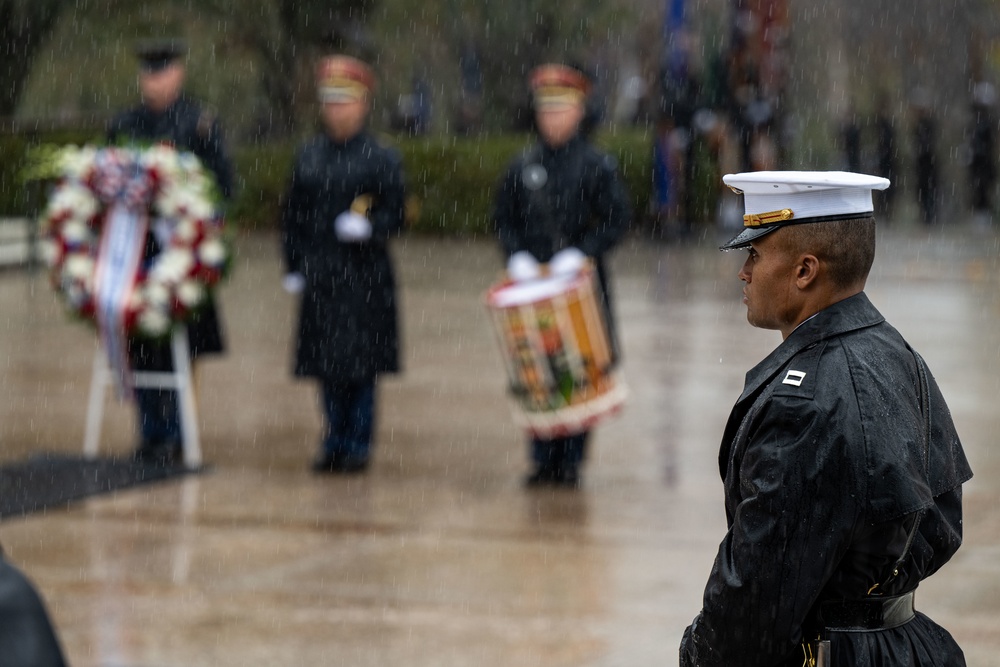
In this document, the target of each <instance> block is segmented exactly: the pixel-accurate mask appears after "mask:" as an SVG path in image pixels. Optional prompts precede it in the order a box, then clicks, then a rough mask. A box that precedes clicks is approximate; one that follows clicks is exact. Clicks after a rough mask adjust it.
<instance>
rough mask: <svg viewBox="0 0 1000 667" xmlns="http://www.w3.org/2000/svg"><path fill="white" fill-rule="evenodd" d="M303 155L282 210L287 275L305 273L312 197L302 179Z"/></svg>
mask: <svg viewBox="0 0 1000 667" xmlns="http://www.w3.org/2000/svg"><path fill="white" fill-rule="evenodd" d="M302 163H303V158H302V153H300V154H299V155H298V156H297V157H296V159H295V162H294V164H293V166H292V175H291V178H290V179H289V184H288V188H287V189H286V191H285V198H284V201H283V202H282V209H281V239H282V249H283V251H284V257H285V271H286V272H287V273H302V272H303V248H304V245H305V244H307V243H308V242H309V239H308V234H307V226H306V221H307V217H308V215H309V207H310V203H309V200H310V197H309V193H308V191H307V189H306V188H305V187H304V186H305V183H304V181H303V178H302Z"/></svg>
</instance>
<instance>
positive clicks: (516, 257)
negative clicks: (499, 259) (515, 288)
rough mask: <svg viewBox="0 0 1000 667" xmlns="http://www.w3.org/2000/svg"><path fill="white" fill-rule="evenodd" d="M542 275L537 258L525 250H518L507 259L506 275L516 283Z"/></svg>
mask: <svg viewBox="0 0 1000 667" xmlns="http://www.w3.org/2000/svg"><path fill="white" fill-rule="evenodd" d="M540 275H542V269H541V267H540V266H539V265H538V260H537V259H535V256H534V255H532V254H531V253H530V252H528V251H527V250H518V251H517V252H515V253H514V254H513V255H511V256H510V259H508V260H507V276H508V277H509V278H510V279H511V280H513V281H514V282H516V283H520V282H524V281H525V280H534V279H535V278H538V277H539V276H540Z"/></svg>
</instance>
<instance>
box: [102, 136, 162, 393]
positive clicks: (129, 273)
mask: <svg viewBox="0 0 1000 667" xmlns="http://www.w3.org/2000/svg"><path fill="white" fill-rule="evenodd" d="M97 162H98V164H97V170H96V172H95V176H94V187H95V190H96V192H97V193H98V196H99V197H100V198H101V199H102V200H104V201H105V202H107V203H108V204H109V208H108V211H107V213H106V215H105V221H104V226H103V231H102V233H101V243H100V248H99V250H98V254H97V262H96V268H95V271H94V299H95V306H96V316H97V322H98V326H99V328H100V332H101V340H102V342H103V343H104V349H105V350H106V351H107V354H108V364H109V367H110V369H111V373H112V376H113V377H114V378H115V380H116V384H117V386H118V389H119V392H120V393H121V394H123V395H124V394H128V393H130V392H131V382H130V379H131V378H130V374H129V372H128V369H129V363H128V348H127V336H126V327H125V315H126V313H127V310H128V306H129V300H130V299H131V297H132V291H133V289H134V287H135V281H136V276H137V274H138V272H139V266H140V263H141V262H142V254H143V249H144V248H145V240H146V231H147V229H148V227H149V217H148V215H147V210H148V206H149V197H150V195H151V191H152V185H153V184H152V182H151V180H150V178H149V176H148V175H147V173H146V172H145V170H144V169H142V168H141V167H140V166H139V165H138V164H137V163H136V162H135V161H133V160H129V159H124V160H123V159H121V154H117V155H116V154H112V153H111V152H110V151H105V152H103V153H102V154H101V155H99V157H98V161H97Z"/></svg>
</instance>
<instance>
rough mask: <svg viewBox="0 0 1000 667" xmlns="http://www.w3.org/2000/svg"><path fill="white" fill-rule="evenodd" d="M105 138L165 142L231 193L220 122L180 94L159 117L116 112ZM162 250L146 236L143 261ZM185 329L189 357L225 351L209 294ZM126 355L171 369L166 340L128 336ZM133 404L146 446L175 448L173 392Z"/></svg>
mask: <svg viewBox="0 0 1000 667" xmlns="http://www.w3.org/2000/svg"><path fill="white" fill-rule="evenodd" d="M107 137H108V141H109V142H112V143H133V144H136V145H139V146H142V145H145V144H151V143H154V142H158V141H166V142H169V143H171V144H172V145H173V146H174V147H175V148H176V149H177V150H180V151H190V152H191V153H194V154H195V155H196V156H197V157H198V159H199V160H200V161H201V162H202V164H203V165H204V166H205V167H206V168H207V169H209V170H210V171H211V172H212V173H213V174H214V175H215V179H216V182H217V184H218V187H219V191H220V192H221V194H222V196H223V197H225V198H227V199H228V198H229V197H230V196H231V195H232V190H233V169H232V165H231V163H230V161H229V157H228V155H227V153H226V150H225V145H224V143H223V138H222V130H221V129H220V127H219V123H218V120H217V119H216V118H215V117H214V115H213V114H211V113H209V112H207V111H204V110H203V109H201V107H200V106H199V105H198V104H197V103H195V102H194V101H192V100H190V99H188V98H187V97H185V96H183V95H182V96H181V97H179V98H178V99H177V100H176V101H175V102H174V103H173V104H172V105H171V106H170V107H168V108H167V109H166V110H165V111H163V112H162V113H156V112H154V111H152V110H151V109H149V108H148V107H146V106H145V105H141V104H140V105H139V106H137V107H135V108H134V109H131V110H129V111H126V112H124V113H122V114H119V115H118V116H116V117H115V118H114V119H113V120H112V122H111V124H110V125H109V126H108V132H107ZM160 251H161V248H160V244H159V242H158V241H157V239H156V236H155V234H154V233H153V232H152V231H150V233H148V234H147V236H146V248H145V251H144V254H143V261H144V262H145V263H147V264H148V263H149V262H151V261H152V260H153V258H155V257H156V256H157V255H158V254H159V253H160ZM187 327H188V338H189V344H190V350H191V357H192V359H194V358H196V357H199V356H201V355H204V354H220V353H222V352H224V351H225V340H224V337H223V334H222V328H221V324H220V318H219V313H218V309H217V308H216V305H215V300H214V298H212V297H211V295H210V296H209V299H208V301H207V303H206V304H205V305H204V306H202V307H201V308H199V309H198V310H197V311H195V312H194V313H193V314H192V317H191V319H190V320H189V322H188V323H187ZM129 356H130V359H131V363H132V366H133V368H136V369H138V370H151V371H169V370H172V369H173V354H172V352H171V351H170V341H169V340H166V341H163V340H150V339H143V338H137V337H136V338H132V339H130V340H129ZM136 402H137V404H138V406H139V418H140V428H141V430H142V435H143V446H144V447H149V446H152V447H153V448H156V447H158V446H160V445H162V444H164V443H166V444H167V445H168V446H170V447H173V446H175V445H176V444H177V443H179V442H180V439H181V433H180V420H179V416H178V411H177V397H176V392H175V391H173V390H160V389H137V390H136Z"/></svg>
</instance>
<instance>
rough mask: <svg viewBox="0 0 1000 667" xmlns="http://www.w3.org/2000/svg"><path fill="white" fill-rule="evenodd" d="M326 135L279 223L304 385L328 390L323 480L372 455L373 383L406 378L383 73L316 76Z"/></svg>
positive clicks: (314, 147) (310, 150) (335, 66)
mask: <svg viewBox="0 0 1000 667" xmlns="http://www.w3.org/2000/svg"><path fill="white" fill-rule="evenodd" d="M317 85H318V89H319V98H320V102H321V103H322V121H323V126H324V129H325V132H324V133H323V134H320V135H318V136H316V137H314V138H313V139H312V140H310V141H309V142H307V143H306V144H305V145H304V146H303V147H302V148H301V149H300V150H299V152H298V155H297V157H296V158H295V164H294V167H293V169H292V177H291V184H290V186H289V188H288V192H287V195H286V199H285V207H284V211H283V214H282V228H283V233H284V252H285V266H286V271H287V273H286V275H285V279H284V286H285V289H286V290H287V291H289V292H290V293H293V294H299V293H301V295H302V300H301V307H300V311H299V326H298V339H297V345H296V352H295V369H294V372H295V375H296V376H299V377H313V378H316V379H317V380H318V381H319V384H320V390H321V394H322V406H323V409H324V413H325V415H326V422H327V424H326V433H325V436H324V438H323V440H322V443H321V446H320V452H319V457H318V458H317V459H316V461H315V463H314V464H313V470H315V471H316V472H344V473H356V472H361V471H363V470H365V469H366V468H367V467H368V464H369V458H370V455H371V441H372V433H373V430H374V419H375V412H376V410H375V389H376V387H375V384H376V378H377V377H378V376H379V375H380V374H382V373H393V372H396V371H398V370H399V359H398V356H399V339H398V333H397V323H396V285H395V279H394V278H393V266H392V260H391V257H390V255H389V247H388V246H389V240H390V239H391V238H392V237H394V236H396V235H398V234H399V233H400V231H401V230H402V227H403V201H404V190H403V170H402V164H401V161H400V157H399V155H398V154H397V153H396V152H395V151H393V150H390V149H388V148H385V147H383V146H381V145H380V144H379V143H378V142H376V141H375V139H374V138H373V137H372V136H371V135H370V134H368V133H367V132H366V131H365V125H366V121H367V119H368V114H369V111H370V110H371V102H372V93H373V91H374V88H375V75H374V73H373V72H372V70H371V68H370V67H369V66H368V65H367V64H366V63H364V62H362V61H360V60H357V59H355V58H352V57H349V56H344V55H336V56H329V57H326V58H323V59H322V60H321V61H320V63H319V66H318V68H317Z"/></svg>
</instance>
